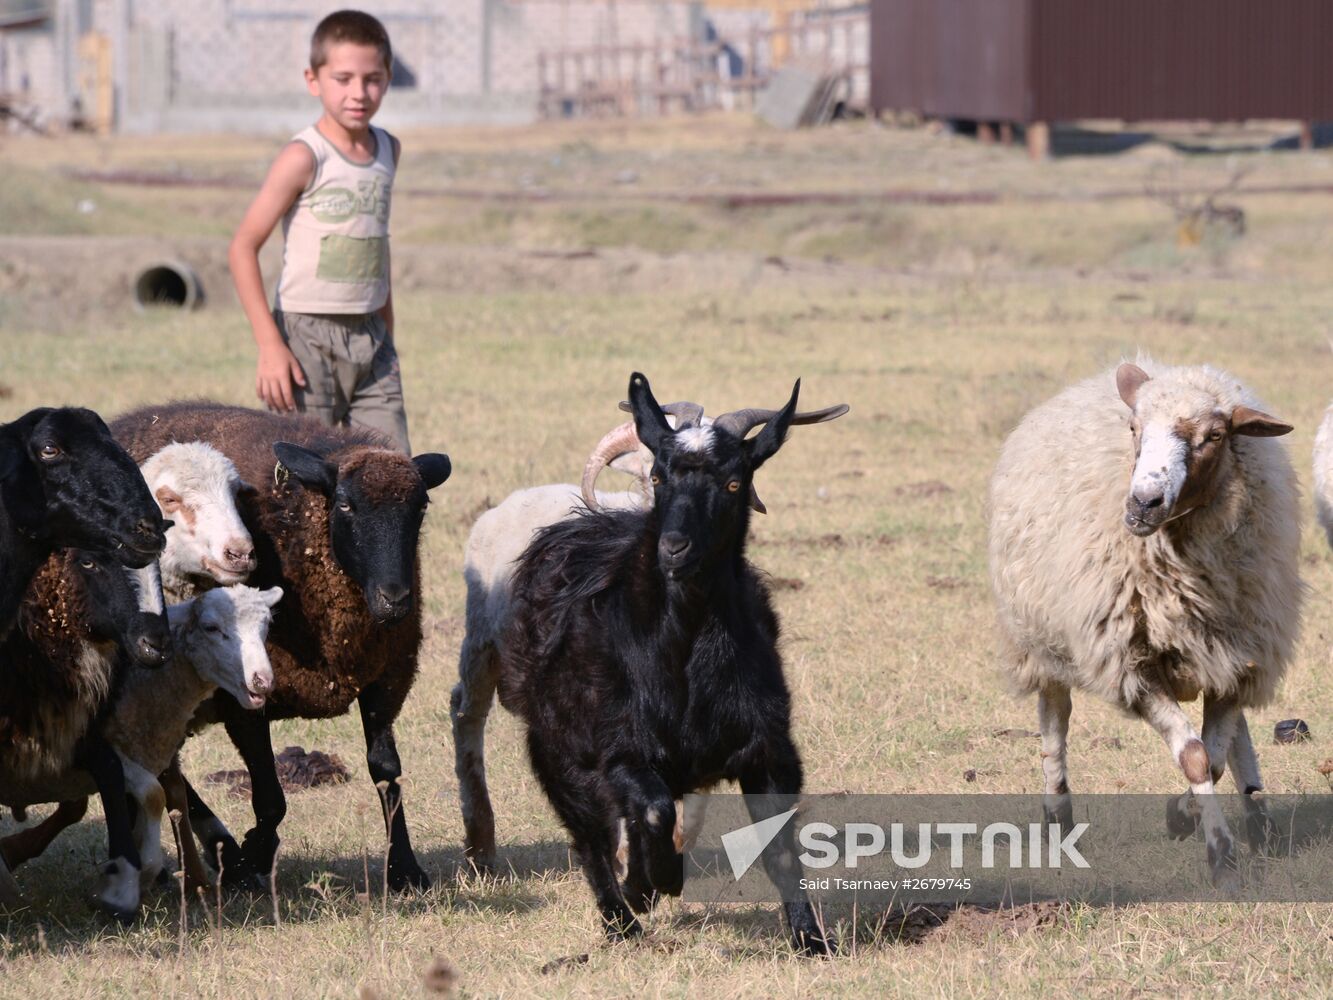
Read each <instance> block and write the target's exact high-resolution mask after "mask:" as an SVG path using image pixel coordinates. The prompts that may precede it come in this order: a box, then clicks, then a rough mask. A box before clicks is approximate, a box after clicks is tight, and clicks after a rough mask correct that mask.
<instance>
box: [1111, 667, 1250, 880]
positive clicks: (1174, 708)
mask: <svg viewBox="0 0 1333 1000" xmlns="http://www.w3.org/2000/svg"><path fill="white" fill-rule="evenodd" d="M1133 708H1134V711H1135V712H1136V713H1137V714H1138V715H1139V716H1140V717H1141V718H1142V719H1143V720H1144V721H1145V722H1147V723H1148V724H1149V725H1150V726H1152V727H1153V729H1155V730H1157V733H1158V735H1160V736H1161V737H1162V739H1163V740H1165V741H1166V745H1167V747H1169V748H1170V750H1171V755H1172V757H1174V758H1175V761H1176V763H1177V765H1179V767H1180V770H1181V771H1182V772H1183V773H1184V775H1185V779H1186V780H1187V781H1188V782H1189V783H1190V792H1191V793H1192V794H1193V795H1194V796H1195V797H1196V800H1197V801H1198V802H1199V805H1200V811H1201V813H1202V821H1203V829H1204V840H1205V842H1206V843H1207V845H1208V868H1209V872H1210V874H1211V876H1212V880H1213V885H1214V886H1216V887H1217V888H1219V889H1226V890H1229V889H1232V888H1235V887H1237V886H1238V885H1239V877H1238V874H1237V871H1236V855H1235V851H1234V849H1233V847H1232V840H1231V831H1230V829H1229V828H1228V827H1227V821H1226V818H1225V817H1224V816H1223V815H1222V807H1221V806H1220V805H1219V804H1218V801H1217V796H1216V795H1215V794H1213V793H1214V788H1213V776H1212V770H1211V767H1210V765H1209V762H1208V751H1207V749H1206V748H1205V747H1204V745H1203V741H1202V740H1201V739H1199V737H1198V735H1197V734H1196V733H1195V732H1194V727H1193V726H1192V725H1191V724H1190V720H1189V717H1188V716H1187V715H1186V714H1185V713H1184V711H1182V710H1181V707H1180V705H1179V704H1178V703H1177V702H1176V700H1175V698H1173V697H1172V696H1171V695H1170V694H1169V693H1168V691H1167V689H1166V687H1165V685H1164V684H1163V683H1162V682H1161V681H1160V679H1154V680H1152V681H1151V682H1149V684H1148V685H1147V686H1146V687H1145V690H1144V693H1143V695H1142V696H1141V697H1140V698H1139V700H1138V701H1137V702H1136V703H1135V704H1134V706H1133ZM1169 815H1170V812H1169V811H1168V816H1169ZM1168 821H1169V820H1168Z"/></svg>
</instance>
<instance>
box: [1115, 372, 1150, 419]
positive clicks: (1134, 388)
mask: <svg viewBox="0 0 1333 1000" xmlns="http://www.w3.org/2000/svg"><path fill="white" fill-rule="evenodd" d="M1151 377H1152V376H1150V375H1149V374H1148V373H1147V372H1145V371H1144V370H1143V369H1142V368H1140V367H1139V366H1138V365H1133V364H1130V363H1129V362H1128V361H1126V362H1125V363H1124V364H1123V365H1121V366H1120V367H1119V368H1117V369H1116V370H1115V388H1116V391H1117V392H1118V393H1120V398H1121V399H1122V400H1124V403H1125V405H1126V406H1128V407H1129V408H1130V409H1131V410H1132V409H1134V404H1135V402H1137V401H1138V398H1139V387H1140V386H1142V385H1143V383H1144V382H1147V381H1148V380H1149V379H1150V378H1151Z"/></svg>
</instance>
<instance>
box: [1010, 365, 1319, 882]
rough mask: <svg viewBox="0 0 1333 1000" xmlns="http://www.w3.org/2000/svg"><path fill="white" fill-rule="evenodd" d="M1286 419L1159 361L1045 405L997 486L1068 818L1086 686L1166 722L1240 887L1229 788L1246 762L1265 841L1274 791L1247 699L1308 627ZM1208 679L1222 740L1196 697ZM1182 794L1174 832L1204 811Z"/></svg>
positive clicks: (1023, 629) (1262, 696) (1046, 757)
mask: <svg viewBox="0 0 1333 1000" xmlns="http://www.w3.org/2000/svg"><path fill="white" fill-rule="evenodd" d="M1291 429H1292V428H1291V427H1290V425H1288V424H1284V423H1281V422H1280V421H1278V420H1275V419H1274V418H1273V417H1270V416H1268V415H1267V414H1265V413H1264V412H1262V409H1261V407H1260V404H1259V403H1258V401H1257V400H1256V399H1255V397H1254V396H1253V395H1252V394H1251V392H1250V391H1249V390H1248V389H1247V388H1246V387H1245V386H1243V385H1242V384H1241V383H1240V382H1239V381H1238V380H1237V379H1236V378H1234V377H1233V376H1231V375H1228V374H1226V373H1225V372H1222V371H1219V370H1217V369H1215V368H1211V367H1207V366H1193V367H1180V368H1171V367H1166V366H1163V365H1158V364H1155V363H1153V362H1152V361H1150V360H1147V359H1141V360H1140V364H1139V365H1134V364H1128V363H1127V364H1122V365H1120V366H1119V368H1118V369H1116V370H1114V371H1109V372H1106V373H1103V374H1101V375H1098V376H1096V377H1095V378H1091V379H1088V380H1086V381H1084V382H1080V383H1079V384H1077V385H1074V386H1072V387H1070V388H1068V389H1066V390H1065V391H1064V392H1062V393H1060V394H1059V395H1058V396H1056V397H1055V398H1054V399H1052V400H1050V401H1049V402H1047V403H1044V404H1042V405H1041V406H1039V407H1037V408H1036V409H1034V410H1033V411H1031V412H1030V413H1029V414H1028V415H1027V416H1026V417H1024V419H1023V421H1022V422H1021V423H1020V424H1019V425H1018V427H1017V428H1016V429H1015V430H1014V432H1013V433H1012V434H1011V435H1010V436H1009V439H1008V440H1007V441H1006V442H1005V444H1004V448H1003V450H1002V452H1001V454H1000V460H999V463H998V465H997V466H996V469H995V474H994V476H993V478H992V480H991V486H990V500H989V506H990V569H991V583H992V586H993V589H994V593H995V599H996V603H997V608H998V618H999V626H1000V629H999V631H1000V639H1001V655H1000V660H1001V664H1002V667H1003V669H1004V671H1005V672H1006V674H1007V675H1008V677H1009V679H1010V681H1011V682H1012V684H1013V686H1014V687H1015V688H1016V689H1017V690H1018V691H1019V692H1021V693H1025V694H1030V693H1034V692H1035V693H1036V694H1037V713H1038V719H1039V723H1040V729H1041V739H1042V767H1043V771H1044V773H1045V792H1046V795H1047V806H1048V811H1049V812H1050V813H1051V814H1052V815H1051V818H1052V819H1054V820H1059V821H1061V822H1062V823H1064V824H1065V825H1066V827H1067V826H1068V824H1069V822H1070V821H1071V818H1072V810H1071V806H1070V802H1069V796H1068V792H1069V787H1068V781H1067V771H1066V736H1067V733H1068V729H1069V714H1070V709H1071V702H1070V696H1069V692H1070V689H1071V688H1080V689H1083V690H1087V691H1091V692H1093V693H1095V694H1097V695H1100V696H1101V697H1102V698H1105V699H1107V700H1108V701H1110V702H1112V703H1114V704H1116V705H1118V706H1120V707H1121V708H1123V709H1125V710H1126V711H1128V712H1131V713H1133V714H1135V715H1138V716H1139V717H1141V718H1143V719H1144V720H1145V721H1147V722H1148V723H1149V724H1150V725H1151V726H1152V727H1153V728H1154V729H1155V730H1157V732H1158V733H1159V734H1160V735H1161V736H1162V738H1163V739H1164V740H1165V741H1166V743H1167V745H1168V747H1169V748H1170V750H1171V753H1172V756H1173V758H1174V759H1175V760H1176V762H1177V763H1178V765H1179V766H1180V769H1181V770H1182V771H1183V772H1184V774H1185V777H1186V778H1187V779H1188V781H1189V784H1190V790H1191V794H1196V795H1203V796H1205V798H1204V800H1203V809H1202V812H1203V821H1204V825H1205V831H1206V837H1207V843H1208V854H1209V859H1210V865H1211V871H1212V877H1213V880H1214V882H1215V883H1217V884H1219V885H1229V884H1233V883H1234V880H1235V872H1234V866H1235V860H1234V854H1233V851H1232V845H1231V837H1230V833H1229V831H1228V829H1227V826H1226V821H1225V820H1224V819H1223V818H1222V815H1221V811H1220V809H1219V808H1218V806H1217V803H1216V799H1215V798H1214V796H1212V794H1211V793H1212V792H1213V789H1214V785H1215V784H1216V782H1217V781H1218V780H1220V779H1221V777H1222V774H1223V771H1224V769H1225V766H1226V763H1227V761H1228V759H1229V760H1230V763H1231V768H1232V775H1233V778H1234V779H1235V781H1236V784H1237V786H1238V787H1239V788H1240V789H1241V790H1242V791H1243V792H1244V793H1245V801H1246V806H1247V810H1248V813H1249V819H1250V820H1251V822H1250V823H1249V824H1248V825H1249V827H1250V830H1251V833H1252V841H1253V842H1254V846H1255V847H1257V848H1261V847H1263V846H1264V845H1263V843H1262V841H1261V840H1260V839H1259V837H1258V836H1257V835H1256V834H1255V831H1256V830H1257V831H1261V832H1262V831H1264V830H1266V829H1267V824H1266V823H1264V822H1262V821H1263V820H1264V819H1266V817H1264V815H1263V812H1262V810H1263V807H1262V803H1261V802H1256V801H1255V800H1254V798H1253V796H1252V793H1253V792H1256V791H1259V790H1261V789H1262V788H1263V783H1262V781H1261V779H1260V775H1259V765H1258V760H1257V759H1256V757H1255V753H1254V747H1253V744H1252V743H1251V740H1250V734H1249V729H1248V726H1247V724H1246V722H1245V716H1244V713H1243V709H1244V708H1247V707H1250V706H1261V705H1264V704H1267V703H1268V702H1269V701H1270V700H1271V699H1272V698H1273V695H1274V691H1275V689H1276V687H1277V685H1278V683H1279V681H1280V680H1281V679H1282V676H1283V674H1284V673H1285V671H1286V668H1287V664H1288V662H1289V661H1290V659H1291V656H1292V652H1293V649H1294V646H1295V643H1296V639H1297V633H1298V629H1299V622H1300V605H1301V600H1302V597H1303V588H1302V584H1301V582H1300V578H1299V576H1298V573H1297V555H1298V549H1299V544H1300V517H1299V510H1298V506H1297V500H1298V495H1297V485H1296V477H1295V474H1294V472H1293V470H1292V467H1291V462H1290V460H1289V458H1288V456H1287V452H1286V448H1285V447H1284V446H1283V445H1282V444H1281V443H1279V442H1276V441H1269V440H1265V439H1266V438H1270V437H1275V436H1278V435H1282V434H1286V433H1288V432H1289V431H1290V430H1291ZM1200 692H1202V693H1203V695H1204V713H1203V738H1202V740H1200V738H1199V736H1198V735H1196V733H1195V730H1194V728H1193V726H1192V725H1191V724H1190V721H1189V719H1188V718H1187V716H1186V715H1185V713H1184V712H1183V711H1182V709H1181V708H1180V705H1179V703H1178V702H1179V701H1181V700H1193V699H1194V698H1196V697H1197V696H1198V695H1199V693H1200ZM1187 798H1188V796H1183V797H1182V799H1181V800H1176V801H1175V802H1174V803H1173V809H1172V811H1171V812H1170V813H1169V816H1168V819H1169V821H1170V824H1171V829H1172V832H1173V833H1176V834H1177V835H1181V836H1183V835H1187V834H1188V833H1189V832H1192V831H1193V829H1194V827H1195V824H1196V822H1197V821H1196V820H1195V819H1193V818H1192V816H1191V815H1190V813H1189V812H1187V811H1186V805H1187V803H1186V802H1185V801H1184V800H1185V799H1187Z"/></svg>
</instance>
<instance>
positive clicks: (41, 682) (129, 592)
mask: <svg viewBox="0 0 1333 1000" xmlns="http://www.w3.org/2000/svg"><path fill="white" fill-rule="evenodd" d="M136 474H137V473H136ZM170 646H171V640H170V633H169V631H168V627H167V622H166V619H165V616H164V615H163V607H162V594H161V587H160V585H159V584H158V582H157V564H156V563H153V564H151V565H150V566H148V567H145V568H143V569H140V570H127V569H125V568H124V567H122V566H120V565H118V564H116V563H114V562H112V561H111V560H110V559H109V558H107V557H105V556H102V555H100V554H98V553H94V552H89V551H85V550H77V549H71V550H68V551H66V552H62V553H59V554H57V555H55V556H52V557H50V558H49V559H48V560H47V562H46V563H45V564H44V565H43V566H42V568H41V569H40V570H39V571H38V573H37V574H36V576H35V577H34V578H33V580H32V583H31V585H30V586H29V588H28V591H27V593H26V594H25V595H24V601H23V604H22V606H21V609H20V614H19V624H18V626H17V627H16V628H15V629H14V630H13V631H12V632H10V634H9V635H8V636H7V637H6V638H5V639H4V640H3V642H0V775H3V780H0V805H7V806H10V807H13V808H15V809H17V810H20V811H21V810H22V807H23V806H25V805H27V804H28V802H27V801H24V798H25V795H26V793H25V792H24V791H23V789H24V788H25V787H28V786H30V785H32V784H33V783H36V784H37V785H40V784H41V779H42V777H43V776H45V775H51V774H58V773H61V772H63V771H65V770H67V769H69V768H72V767H78V768H81V769H83V770H85V771H87V772H88V773H89V774H90V775H91V776H92V781H93V782H94V783H95V785H96V788H97V791H98V794H99V795H100V796H101V798H102V807H103V811H104V812H105V814H106V827H107V841H108V846H109V849H110V850H109V856H110V859H111V860H110V862H109V863H108V866H107V868H106V869H105V870H104V873H103V874H104V878H103V881H102V884H101V887H100V888H99V890H98V892H97V894H96V896H95V899H96V901H97V902H98V903H99V905H101V906H102V907H103V908H104V909H106V910H107V911H108V912H110V913H111V914H112V915H114V916H116V917H119V918H122V919H129V918H131V917H132V916H133V915H134V911H135V909H136V908H137V905H138V873H139V871H140V869H141V859H140V857H139V853H138V850H137V848H136V846H135V843H134V837H133V832H132V819H131V816H130V812H129V808H128V806H127V803H126V800H125V791H126V783H125V774H124V772H123V769H122V767H121V764H120V759H119V757H118V756H117V755H116V753H115V751H114V750H113V749H112V748H111V746H110V744H109V743H107V741H106V739H105V737H104V736H103V734H102V731H101V727H100V726H99V725H98V720H99V718H100V717H101V716H102V714H103V713H104V712H105V711H106V708H107V706H108V705H109V704H110V702H111V701H112V699H113V697H114V692H115V689H116V687H117V685H118V682H119V680H120V679H121V678H122V677H123V676H124V673H125V669H126V656H127V654H128V655H129V656H132V657H134V658H135V659H137V660H138V661H139V662H142V663H144V664H146V665H148V666H150V667H153V668H160V667H161V665H162V664H163V663H164V662H165V661H166V659H167V657H168V656H169V655H170ZM41 801H49V799H45V798H44V799H42V800H41ZM3 868H4V865H3V864H0V869H3ZM5 884H6V885H7V886H8V887H9V889H10V890H11V893H12V889H13V885H12V882H10V881H9V880H5Z"/></svg>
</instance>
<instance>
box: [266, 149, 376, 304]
mask: <svg viewBox="0 0 1333 1000" xmlns="http://www.w3.org/2000/svg"><path fill="white" fill-rule="evenodd" d="M370 131H371V135H372V136H374V139H375V159H374V160H372V161H371V162H370V163H353V162H352V161H351V160H349V159H348V158H347V157H346V155H344V154H343V152H342V151H341V150H339V149H338V148H337V147H336V146H334V145H333V144H332V143H331V142H329V140H328V139H326V138H324V136H323V135H322V134H321V133H320V131H319V129H317V128H315V126H313V125H311V126H309V127H308V128H305V129H302V130H301V131H300V132H298V133H297V134H296V135H295V136H294V137H293V138H292V141H293V142H300V143H304V144H305V145H306V146H308V147H310V152H311V154H312V156H313V157H314V160H315V172H314V175H313V176H312V177H311V179H310V184H309V185H308V186H307V187H306V189H305V190H304V191H302V192H301V196H300V197H299V198H297V199H296V201H295V202H293V203H292V207H291V208H289V209H288V210H287V214H286V215H284V216H283V218H282V236H283V240H284V241H285V245H284V247H283V251H282V277H281V278H280V279H279V280H278V291H277V295H276V296H275V298H274V301H273V306H274V308H275V309H281V310H283V311H285V312H297V313H342V314H351V313H373V312H376V311H377V310H378V309H380V307H382V306H383V305H384V303H385V301H386V300H387V299H388V295H389V197H390V194H391V193H392V190H393V175H394V164H393V140H392V139H391V138H390V136H389V133H388V132H385V131H384V130H383V129H381V128H376V127H375V126H373V125H372V126H371V127H370Z"/></svg>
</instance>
